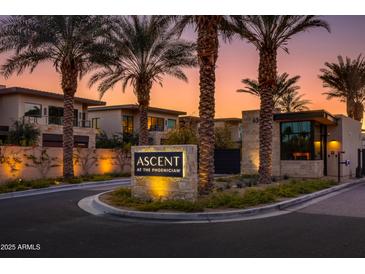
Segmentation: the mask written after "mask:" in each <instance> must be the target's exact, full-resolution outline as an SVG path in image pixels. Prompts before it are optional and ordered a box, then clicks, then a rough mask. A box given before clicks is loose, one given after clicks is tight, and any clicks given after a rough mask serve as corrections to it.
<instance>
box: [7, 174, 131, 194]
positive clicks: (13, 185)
mask: <svg viewBox="0 0 365 274" xmlns="http://www.w3.org/2000/svg"><path fill="white" fill-rule="evenodd" d="M129 176H130V174H127V173H106V174H103V175H97V174H95V175H84V176H79V177H75V178H72V179H68V180H64V179H63V178H50V179H37V180H22V179H17V180H14V181H10V182H6V183H2V184H0V193H8V192H15V191H23V190H30V189H39V188H47V187H50V186H56V185H65V184H80V183H84V182H97V181H107V180H112V179H117V178H124V177H129Z"/></svg>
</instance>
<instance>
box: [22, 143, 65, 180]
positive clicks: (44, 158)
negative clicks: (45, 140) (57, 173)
mask: <svg viewBox="0 0 365 274" xmlns="http://www.w3.org/2000/svg"><path fill="white" fill-rule="evenodd" d="M24 157H25V158H26V159H27V160H28V162H27V163H25V166H27V167H34V168H36V169H37V170H38V172H39V174H40V175H41V176H42V178H43V179H44V178H46V176H47V174H48V173H49V171H50V170H51V169H52V168H55V167H58V166H60V164H59V162H58V157H51V156H50V155H49V154H48V151H47V149H46V148H41V149H40V151H39V153H37V152H36V150H35V149H33V150H32V154H24Z"/></svg>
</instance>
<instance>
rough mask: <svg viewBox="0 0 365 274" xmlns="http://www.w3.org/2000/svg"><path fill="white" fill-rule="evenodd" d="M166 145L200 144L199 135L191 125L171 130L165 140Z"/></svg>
mask: <svg viewBox="0 0 365 274" xmlns="http://www.w3.org/2000/svg"><path fill="white" fill-rule="evenodd" d="M164 144H166V145H187V144H193V145H195V144H198V136H197V134H196V132H195V131H194V130H193V129H191V128H189V127H182V128H176V129H173V130H170V131H169V132H168V133H167V135H166V139H165V140H164Z"/></svg>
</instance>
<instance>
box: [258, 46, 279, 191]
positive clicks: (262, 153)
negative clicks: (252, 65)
mask: <svg viewBox="0 0 365 274" xmlns="http://www.w3.org/2000/svg"><path fill="white" fill-rule="evenodd" d="M276 54H277V53H276V49H265V48H264V49H262V50H261V51H260V64H259V85H260V89H261V97H260V124H259V142H260V150H259V158H260V164H259V183H261V184H269V183H271V176H272V136H273V111H274V104H273V91H274V90H275V88H276V75H277V73H276V66H277V65H276Z"/></svg>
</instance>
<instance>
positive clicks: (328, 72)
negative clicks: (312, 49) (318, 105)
mask: <svg viewBox="0 0 365 274" xmlns="http://www.w3.org/2000/svg"><path fill="white" fill-rule="evenodd" d="M337 60H338V63H329V62H326V63H325V68H322V69H321V73H322V74H321V75H319V78H320V79H321V80H322V81H323V87H325V88H330V89H331V90H330V91H329V92H324V93H323V94H325V95H327V98H328V99H332V98H338V99H340V100H341V101H342V102H346V111H347V115H348V116H349V117H351V118H354V119H355V120H358V121H362V119H363V113H364V106H363V103H364V101H365V60H364V58H363V57H362V56H361V54H360V55H359V56H358V57H357V58H356V59H353V60H352V59H351V58H349V57H346V58H345V60H344V58H343V57H342V56H341V55H340V56H338V57H337Z"/></svg>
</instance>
